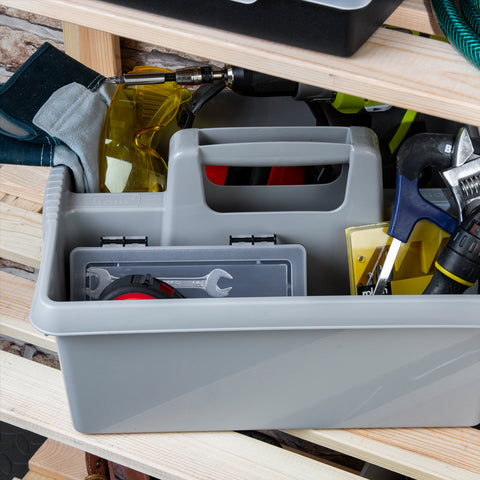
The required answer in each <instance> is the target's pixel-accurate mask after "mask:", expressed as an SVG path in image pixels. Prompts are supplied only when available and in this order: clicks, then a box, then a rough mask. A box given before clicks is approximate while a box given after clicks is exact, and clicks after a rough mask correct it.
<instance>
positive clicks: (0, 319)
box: [0, 271, 57, 352]
mask: <svg viewBox="0 0 480 480" xmlns="http://www.w3.org/2000/svg"><path fill="white" fill-rule="evenodd" d="M34 287H35V284H34V282H32V281H31V280H27V279H25V278H22V277H19V276H17V275H12V274H11V273H6V272H2V271H0V334H2V335H7V336H8V337H11V338H16V339H18V340H21V341H22V342H27V343H32V344H33V345H37V346H38V347H42V348H45V349H47V350H50V351H53V352H56V351H57V344H56V342H55V338H54V337H47V336H45V335H44V334H43V333H41V332H39V331H38V330H36V329H35V328H34V327H33V326H32V325H31V323H30V321H29V314H30V304H31V302H32V297H33V290H34Z"/></svg>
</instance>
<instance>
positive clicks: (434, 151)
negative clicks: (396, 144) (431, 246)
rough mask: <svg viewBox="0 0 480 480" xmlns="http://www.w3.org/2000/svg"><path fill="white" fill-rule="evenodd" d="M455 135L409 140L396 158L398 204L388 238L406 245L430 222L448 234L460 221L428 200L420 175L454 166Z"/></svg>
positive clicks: (394, 208) (416, 137)
mask: <svg viewBox="0 0 480 480" xmlns="http://www.w3.org/2000/svg"><path fill="white" fill-rule="evenodd" d="M454 140H455V139H454V137H453V135H446V134H433V133H419V134H417V135H413V136H412V137H410V138H409V139H407V140H406V141H405V142H404V143H403V144H402V146H401V147H400V150H399V152H398V155H397V179H396V182H397V184H396V192H395V203H394V206H393V214H392V219H391V221H390V227H389V229H388V234H389V235H390V236H391V237H393V238H397V239H398V240H400V241H401V242H403V243H406V242H407V241H408V239H409V237H410V234H411V233H412V230H413V228H414V227H415V225H416V223H417V222H418V221H420V220H428V221H430V222H432V223H434V224H435V225H437V226H438V227H440V228H441V229H442V230H444V231H445V232H447V233H452V232H453V231H454V230H455V228H457V226H458V221H457V220H456V219H455V218H453V217H452V216H450V215H449V214H448V213H446V212H445V211H443V210H442V209H440V208H438V207H437V206H435V205H433V204H432V203H430V202H428V201H427V200H425V199H424V198H423V197H422V195H421V194H420V191H419V178H420V174H421V173H422V171H423V170H424V169H425V168H426V167H438V168H440V169H445V168H448V167H449V166H450V165H451V162H452V155H453V145H454Z"/></svg>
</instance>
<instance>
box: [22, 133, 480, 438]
mask: <svg viewBox="0 0 480 480" xmlns="http://www.w3.org/2000/svg"><path fill="white" fill-rule="evenodd" d="M341 132H343V134H342V135H343V137H342V135H340V133H341ZM357 133H359V134H360V133H361V132H357V131H356V129H353V130H350V129H342V128H339V129H337V128H336V129H334V130H332V131H331V132H330V133H329V134H328V135H327V134H326V133H325V135H327V136H329V138H330V139H331V140H333V139H335V142H333V143H340V144H342V142H341V141H340V138H343V143H344V144H346V145H351V143H350V142H351V141H352V140H353V139H358V138H359V137H358V136H357ZM365 133H366V132H363V138H365ZM211 134H212V133H211V132H210V133H209V135H211ZM192 135H193V133H192ZM330 135H331V136H330ZM361 137H362V135H360V138H361ZM210 138H211V137H210ZM356 148H359V149H360V150H364V151H365V152H367V151H370V150H371V145H370V146H368V145H364V144H359V145H358V144H354V145H353V146H352V149H356ZM180 156H181V155H180ZM174 163H175V162H174ZM176 168H177V165H176V163H175V164H174V165H171V170H170V173H171V174H172V176H173V175H175V169H176ZM352 168H353V167H352ZM171 180H172V178H171V177H170V178H169V185H168V188H167V191H166V192H162V193H145V194H143V193H142V194H137V193H128V194H77V193H74V192H73V191H72V187H71V181H70V177H69V175H68V171H67V170H66V169H65V168H64V167H55V168H53V169H52V173H51V175H50V178H49V181H48V185H47V189H46V193H45V199H44V217H43V218H44V235H45V244H44V251H43V257H42V263H41V268H40V271H39V276H38V281H37V285H36V289H35V294H34V299H33V303H32V310H31V321H32V323H33V325H34V326H35V327H36V328H37V329H39V330H41V331H43V332H45V333H47V334H50V335H55V336H56V337H57V343H58V349H59V355H60V362H61V366H62V372H63V376H64V380H65V385H66V390H67V394H68V400H69V404H70V409H71V414H72V418H73V422H74V426H75V428H77V429H78V430H80V431H82V432H86V433H96V432H104V433H107V432H147V431H156V432H160V431H185V430H187V431H195V430H201V431H204V430H231V429H234V430H242V429H268V428H341V427H407V426H459V425H474V424H477V423H479V421H480V416H479V407H480V398H479V396H480V389H479V388H478V384H479V378H480V347H479V345H480V330H479V326H480V321H479V317H478V313H477V312H478V310H479V297H478V296H476V295H470V296H435V297H422V296H388V297H387V296H380V297H363V296H350V295H309V296H304V297H288V298H287V297H264V298H262V297H255V298H218V299H195V298H190V299H188V298H187V299H174V300H168V301H165V300H151V301H141V300H138V301H135V300H132V301H124V302H111V301H110V302H109V301H105V302H101V301H99V302H70V301H68V293H67V292H68V280H67V279H68V269H67V265H68V256H69V253H70V251H71V250H72V249H73V248H75V247H78V246H94V245H98V238H99V236H101V235H106V234H109V235H138V234H139V229H141V230H144V231H145V233H147V234H148V235H149V240H150V242H151V244H153V245H155V244H156V245H160V244H161V237H162V232H163V229H164V227H163V225H164V222H165V214H166V209H167V208H168V204H169V203H168V202H169V201H168V200H167V198H166V197H167V195H168V189H172V188H174V187H175V184H174V186H173V187H172V182H171ZM371 183H372V182H371V179H368V181H367V183H366V184H365V190H369V189H370V188H375V187H372V186H371ZM347 184H348V181H347ZM347 190H348V189H347ZM347 196H348V195H347ZM194 198H195V201H196V200H197V197H194ZM183 208H184V209H186V210H189V208H190V205H186V204H184V207H183ZM296 213H297V212H291V214H292V217H294V216H296ZM378 214H379V213H378V212H374V214H373V216H377V215H378ZM218 215H219V221H222V220H223V218H224V217H222V214H220V213H218ZM367 216H368V215H367ZM357 220H358V221H359V223H364V221H365V218H360V219H357ZM172 221H173V218H172V219H171V220H170V223H172ZM202 221H203V220H202ZM285 221H287V220H285ZM368 221H370V220H368ZM295 225H296V224H295V223H292V227H294V226H295ZM198 226H199V225H198V221H196V222H195V228H196V229H198ZM170 231H171V233H170V235H169V236H170V237H173V236H174V235H173V233H174V232H176V229H175V228H172V227H170ZM314 245H316V248H317V249H322V248H323V247H322V244H321V242H317V243H315V242H314ZM342 245H343V243H342ZM337 248H343V246H338V247H337ZM125 385H127V386H128V388H125Z"/></svg>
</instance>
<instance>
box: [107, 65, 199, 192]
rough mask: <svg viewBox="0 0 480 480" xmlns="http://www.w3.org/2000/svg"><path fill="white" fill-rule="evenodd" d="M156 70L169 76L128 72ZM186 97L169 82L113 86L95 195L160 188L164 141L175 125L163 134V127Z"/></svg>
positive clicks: (188, 94) (163, 182) (186, 92)
mask: <svg viewBox="0 0 480 480" xmlns="http://www.w3.org/2000/svg"><path fill="white" fill-rule="evenodd" d="M155 71H158V72H169V70H165V69H162V68H155V67H135V68H134V69H133V72H134V73H144V72H155ZM191 96H192V94H191V92H190V91H189V90H187V89H185V88H183V87H181V86H179V85H177V84H175V83H173V82H169V83H164V84H158V85H130V86H127V85H118V86H117V89H116V92H115V94H114V96H113V98H112V101H111V103H110V107H109V109H108V112H107V116H106V118H105V121H104V124H103V129H102V134H101V138H100V152H99V175H100V191H102V192H112V193H114V192H115V193H120V192H161V191H163V190H165V188H166V182H167V163H166V161H165V160H164V156H166V151H165V150H166V148H168V147H165V144H166V145H168V140H169V139H166V138H164V137H166V136H167V135H168V136H170V135H171V134H172V128H173V132H174V131H175V126H174V127H172V128H169V129H168V131H167V128H166V127H167V126H169V124H170V123H171V122H172V120H174V119H175V117H176V115H177V113H178V110H179V108H180V105H182V103H185V102H188V101H189V100H190V99H191ZM172 125H173V124H172ZM177 128H178V127H177ZM162 140H163V142H162ZM162 143H163V147H162V145H161V144H162ZM162 150H163V151H164V152H163V153H162Z"/></svg>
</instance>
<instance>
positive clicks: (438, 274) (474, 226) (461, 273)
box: [423, 205, 480, 295]
mask: <svg viewBox="0 0 480 480" xmlns="http://www.w3.org/2000/svg"><path fill="white" fill-rule="evenodd" d="M479 279H480V205H477V206H476V207H475V208H474V209H473V210H471V211H470V213H469V214H467V215H465V217H464V220H463V221H462V223H461V224H460V225H459V226H458V227H457V229H456V230H455V231H454V232H453V233H452V235H451V236H450V239H449V240H448V243H447V245H446V246H445V248H444V249H443V250H442V251H441V252H440V255H439V257H438V260H437V261H436V263H435V271H434V274H433V277H432V279H431V281H430V283H429V284H428V286H427V288H426V289H425V291H424V292H423V294H424V295H435V294H454V293H457V294H460V293H463V292H464V291H465V290H466V289H467V288H469V287H471V286H473V285H474V284H475V282H476V281H477V280H479Z"/></svg>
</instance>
